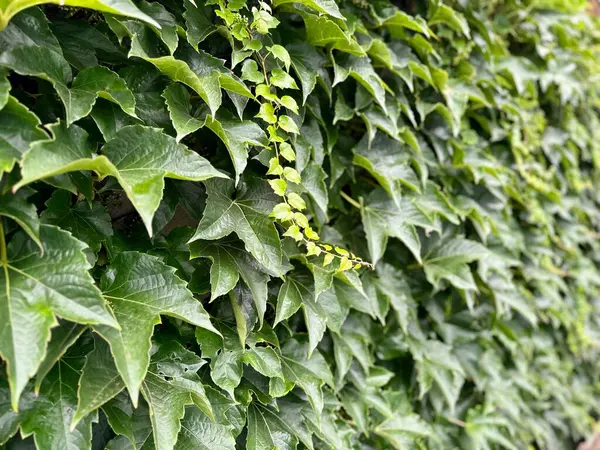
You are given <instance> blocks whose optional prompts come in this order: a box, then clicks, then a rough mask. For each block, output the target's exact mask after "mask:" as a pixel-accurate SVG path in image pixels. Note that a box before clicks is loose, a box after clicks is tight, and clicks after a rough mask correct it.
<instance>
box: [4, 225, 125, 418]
mask: <svg viewBox="0 0 600 450" xmlns="http://www.w3.org/2000/svg"><path fill="white" fill-rule="evenodd" d="M40 241H41V242H42V245H43V247H44V253H43V254H40V250H39V248H38V246H37V244H35V243H34V241H32V240H31V239H30V238H29V237H27V235H26V234H25V233H18V234H17V235H15V236H14V237H13V238H12V239H11V241H10V243H9V245H8V246H7V249H6V256H5V259H4V261H3V262H2V266H3V268H4V276H3V278H2V282H1V284H2V289H1V292H2V302H1V303H2V305H3V306H2V308H0V317H1V318H2V322H3V323H4V324H5V326H4V327H3V329H2V331H1V332H0V352H1V354H2V357H3V359H4V360H5V361H7V362H8V364H7V373H8V377H9V383H10V390H11V402H12V405H13V408H14V409H16V408H17V405H18V403H19V397H20V395H21V393H22V392H23V389H24V388H25V385H26V384H27V381H28V380H29V379H30V378H31V377H32V376H33V375H34V374H35V372H36V370H37V369H38V367H39V366H40V364H41V362H42V360H43V359H44V356H45V352H46V342H47V341H48V339H49V338H50V328H51V327H53V326H55V325H57V320H56V316H55V315H58V316H60V317H62V318H64V319H67V320H69V321H71V322H77V323H83V324H103V325H105V326H106V328H107V329H111V328H110V327H118V323H117V322H116V321H115V319H114V318H113V317H112V315H111V314H110V313H109V312H108V310H107V308H106V304H105V302H104V300H103V299H102V296H101V295H100V291H98V289H97V288H96V287H95V286H94V283H93V280H92V277H91V276H90V275H89V273H88V269H89V268H90V266H89V264H88V263H87V260H86V258H85V256H84V253H83V249H84V248H85V245H84V244H83V243H82V242H80V241H78V240H77V239H75V238H73V237H72V236H71V235H70V234H69V233H67V232H66V231H61V230H59V229H58V228H56V227H52V226H47V225H43V226H41V227H40Z"/></svg>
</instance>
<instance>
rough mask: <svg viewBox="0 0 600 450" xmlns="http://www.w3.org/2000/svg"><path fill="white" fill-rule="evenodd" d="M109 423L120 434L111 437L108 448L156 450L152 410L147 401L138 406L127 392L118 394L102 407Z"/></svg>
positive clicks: (113, 449)
mask: <svg viewBox="0 0 600 450" xmlns="http://www.w3.org/2000/svg"><path fill="white" fill-rule="evenodd" d="M102 410H103V411H104V414H106V418H107V419H108V423H109V424H110V427H111V428H112V429H113V431H114V432H115V433H116V434H118V435H119V436H117V437H115V438H113V439H111V440H110V441H109V442H108V444H107V445H106V450H122V449H127V450H129V449H135V450H154V449H156V446H155V445H154V439H153V438H154V436H153V435H152V423H151V422H150V411H149V408H148V405H147V404H146V402H143V401H142V402H140V404H139V405H138V407H137V408H135V407H134V406H133V403H131V399H130V398H129V396H128V395H127V394H125V393H123V392H122V393H121V394H119V395H117V396H116V397H115V398H114V399H112V400H110V401H109V402H108V403H105V404H104V406H103V407H102Z"/></svg>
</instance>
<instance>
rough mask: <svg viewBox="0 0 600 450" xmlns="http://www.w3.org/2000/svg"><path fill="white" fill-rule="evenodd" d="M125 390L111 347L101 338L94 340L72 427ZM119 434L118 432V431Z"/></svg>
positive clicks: (82, 376) (86, 364) (82, 377)
mask: <svg viewBox="0 0 600 450" xmlns="http://www.w3.org/2000/svg"><path fill="white" fill-rule="evenodd" d="M124 388H125V383H124V382H123V379H122V378H121V376H120V375H119V372H118V371H117V367H116V366H115V360H114V358H113V356H112V354H111V353H110V347H109V345H108V343H107V342H106V341H104V340H103V339H101V338H100V337H95V338H94V349H93V350H92V351H91V352H90V353H88V354H87V356H86V358H85V364H84V365H83V367H82V371H81V378H80V379H79V387H78V389H77V409H76V410H75V413H74V414H73V418H72V423H71V427H76V426H77V424H78V423H79V422H80V421H81V420H83V419H84V418H85V417H87V416H88V415H89V414H91V413H93V412H94V411H96V410H97V409H98V408H100V407H101V406H102V405H104V404H106V403H107V402H108V401H110V400H111V399H113V398H114V397H115V396H116V395H117V394H118V393H119V392H121V391H122V390H123V389H124ZM117 432H118V431H117Z"/></svg>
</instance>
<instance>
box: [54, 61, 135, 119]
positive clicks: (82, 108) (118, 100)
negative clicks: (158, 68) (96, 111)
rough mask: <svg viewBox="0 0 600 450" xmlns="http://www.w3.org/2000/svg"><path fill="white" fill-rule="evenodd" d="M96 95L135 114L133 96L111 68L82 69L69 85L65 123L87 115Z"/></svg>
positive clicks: (128, 112)
mask: <svg viewBox="0 0 600 450" xmlns="http://www.w3.org/2000/svg"><path fill="white" fill-rule="evenodd" d="M98 97H101V98H104V99H106V100H109V101H111V102H113V103H115V104H117V105H119V106H120V107H121V108H122V109H123V111H124V112H126V113H127V114H129V115H130V116H132V117H137V116H136V115H135V97H134V96H133V93H132V92H131V91H130V90H129V88H128V87H127V84H126V83H125V81H124V80H123V79H122V78H121V77H119V75H117V74H116V73H115V72H113V71H112V70H110V69H108V68H106V67H102V66H96V67H89V68H87V69H83V70H82V71H81V72H79V74H77V76H76V77H75V79H74V80H73V84H72V85H71V90H70V92H69V99H68V103H66V102H65V108H66V111H67V124H71V123H73V122H75V121H77V120H79V119H81V118H83V117H85V116H87V115H88V114H89V113H90V111H91V110H92V107H93V106H94V104H95V103H96V99H97V98H98Z"/></svg>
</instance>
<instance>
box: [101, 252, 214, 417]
mask: <svg viewBox="0 0 600 450" xmlns="http://www.w3.org/2000/svg"><path fill="white" fill-rule="evenodd" d="M148 271H151V273H152V278H153V280H154V281H155V282H153V283H152V284H151V285H150V286H145V285H144V281H145V280H146V277H147V273H148ZM100 288H101V289H102V292H103V295H104V298H106V299H107V301H109V302H110V303H111V305H112V307H113V310H114V313H115V317H116V319H117V322H118V323H119V325H120V326H121V331H118V330H116V329H110V328H108V327H96V330H97V331H98V332H99V333H100V334H101V335H102V336H103V337H104V338H105V339H106V340H107V341H108V342H109V344H110V348H111V351H112V354H113V356H114V358H115V363H116V366H117V369H118V370H119V374H120V375H121V377H122V378H123V381H124V382H125V385H126V386H127V390H128V391H129V394H130V395H131V399H132V400H133V403H134V405H137V401H138V394H139V390H140V386H141V385H142V382H143V380H144V377H145V376H146V373H147V371H148V366H149V363H150V347H151V345H150V337H151V336H152V332H153V330H154V326H155V325H156V324H158V323H160V315H168V316H172V317H176V318H178V319H181V320H185V321H187V322H189V323H192V324H194V325H196V326H198V327H202V328H205V329H207V330H210V331H213V332H215V333H217V334H218V332H217V330H216V329H215V328H214V327H213V326H212V324H211V322H210V318H209V316H208V314H207V313H206V311H205V310H204V308H203V306H202V304H201V303H200V302H199V301H198V300H196V299H194V297H193V296H192V293H191V292H190V291H189V290H188V289H187V288H186V286H185V283H184V282H183V281H182V280H181V279H180V278H178V277H177V276H176V275H175V269H173V268H172V267H169V266H166V265H164V264H163V263H162V262H160V260H159V259H158V258H156V257H153V256H150V255H145V254H142V253H138V252H123V253H120V254H119V255H118V256H117V257H116V258H115V259H114V260H113V262H112V264H111V265H110V267H109V269H108V270H107V272H106V273H105V274H104V276H103V277H102V280H101V282H100Z"/></svg>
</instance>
